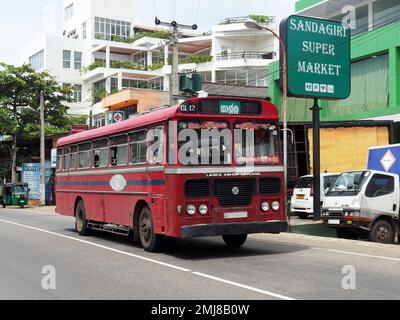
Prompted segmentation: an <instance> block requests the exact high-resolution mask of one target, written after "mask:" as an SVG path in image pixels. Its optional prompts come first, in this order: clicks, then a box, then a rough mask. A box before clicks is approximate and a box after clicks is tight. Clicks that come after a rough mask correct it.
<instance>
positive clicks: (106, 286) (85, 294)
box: [0, 209, 400, 300]
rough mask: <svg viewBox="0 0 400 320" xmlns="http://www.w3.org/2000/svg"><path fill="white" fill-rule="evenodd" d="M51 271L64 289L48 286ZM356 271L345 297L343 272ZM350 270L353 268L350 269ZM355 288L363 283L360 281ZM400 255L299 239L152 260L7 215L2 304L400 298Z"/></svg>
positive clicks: (41, 217) (51, 224) (99, 239)
mask: <svg viewBox="0 0 400 320" xmlns="http://www.w3.org/2000/svg"><path fill="white" fill-rule="evenodd" d="M44 266H52V267H54V270H55V278H54V279H55V284H56V288H55V290H45V289H43V287H42V282H43V278H44V277H45V276H46V275H47V274H42V271H43V267H44ZM345 266H350V269H346V270H353V271H355V277H352V278H351V279H352V281H350V282H346V283H350V284H352V285H355V286H356V288H355V289H348V290H346V289H344V288H343V286H342V282H343V281H342V280H343V278H344V277H345V276H346V275H345V274H342V271H343V268H344V267H345ZM347 268H349V267H347ZM353 280H354V281H353ZM399 293H400V246H398V245H381V244H374V243H367V242H358V241H350V240H342V239H331V238H319V237H311V236H304V235H295V234H281V235H256V236H251V237H250V238H249V240H248V242H247V243H246V245H245V246H244V247H243V248H241V249H227V248H226V247H225V245H224V244H223V241H222V240H221V239H220V238H206V239H193V240H169V241H168V243H167V247H166V251H165V252H164V253H161V254H150V253H146V252H144V251H143V249H142V248H140V246H138V245H134V244H132V243H130V242H129V241H128V240H127V239H126V238H124V237H120V236H115V235H110V234H105V233H99V232H97V233H96V234H95V235H93V236H90V237H85V238H82V237H80V236H78V235H77V234H76V232H75V231H74V220H73V219H71V218H68V217H62V216H58V215H55V214H51V213H46V212H42V211H34V210H29V209H25V210H20V209H0V299H63V300H69V299H89V300H91V299H128V300H131V299H133V300H136V299H146V300H147V299H151V300H164V299H167V300H169V299H184V300H186V299H190V300H199V299H201V300H209V299H212V300H214V299H216V300H242V299H244V300H247V299H251V300H269V299H275V300H276V299H278V300H280V299H307V300H319V299H346V300H349V299H355V300H356V299H398V298H399V296H400V295H399Z"/></svg>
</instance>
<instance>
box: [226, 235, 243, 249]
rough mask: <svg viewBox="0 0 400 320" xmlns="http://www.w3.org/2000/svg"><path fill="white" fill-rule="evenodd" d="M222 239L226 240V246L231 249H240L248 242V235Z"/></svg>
mask: <svg viewBox="0 0 400 320" xmlns="http://www.w3.org/2000/svg"><path fill="white" fill-rule="evenodd" d="M222 239H224V242H225V244H226V245H227V246H228V247H229V248H239V247H241V246H243V245H244V243H245V242H246V240H247V234H239V235H229V236H222Z"/></svg>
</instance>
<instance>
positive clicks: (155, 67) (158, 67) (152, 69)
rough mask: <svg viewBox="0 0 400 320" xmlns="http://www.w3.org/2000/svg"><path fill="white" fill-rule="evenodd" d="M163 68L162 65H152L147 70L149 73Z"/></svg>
mask: <svg viewBox="0 0 400 320" xmlns="http://www.w3.org/2000/svg"><path fill="white" fill-rule="evenodd" d="M163 67H164V63H153V64H152V65H151V66H150V67H149V69H150V70H151V71H154V70H158V69H161V68H163Z"/></svg>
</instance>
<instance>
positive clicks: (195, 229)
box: [181, 220, 288, 239]
mask: <svg viewBox="0 0 400 320" xmlns="http://www.w3.org/2000/svg"><path fill="white" fill-rule="evenodd" d="M287 230H288V223H287V221H286V220H284V221H268V222H250V223H223V224H207V225H193V226H184V227H182V228H181V232H182V238H183V239H185V238H197V237H212V236H223V235H239V234H254V233H280V232H286V231H287Z"/></svg>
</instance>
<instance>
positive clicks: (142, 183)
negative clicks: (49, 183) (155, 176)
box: [57, 180, 165, 187]
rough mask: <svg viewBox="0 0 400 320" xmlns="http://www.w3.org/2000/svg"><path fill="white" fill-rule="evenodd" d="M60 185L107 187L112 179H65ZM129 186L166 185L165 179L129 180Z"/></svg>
mask: <svg viewBox="0 0 400 320" xmlns="http://www.w3.org/2000/svg"><path fill="white" fill-rule="evenodd" d="M57 185H59V186H87V187H89V186H90V187H105V186H109V185H110V181H64V182H58V183H57ZM127 185H128V186H147V185H151V186H164V185H165V180H128V181H127Z"/></svg>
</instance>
